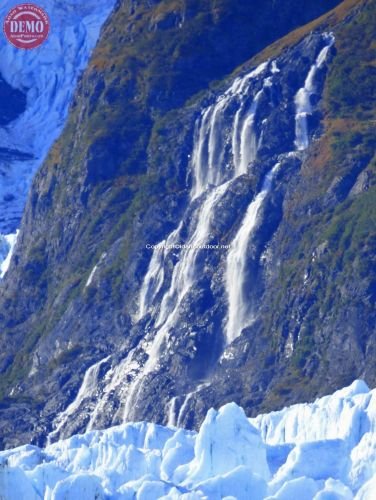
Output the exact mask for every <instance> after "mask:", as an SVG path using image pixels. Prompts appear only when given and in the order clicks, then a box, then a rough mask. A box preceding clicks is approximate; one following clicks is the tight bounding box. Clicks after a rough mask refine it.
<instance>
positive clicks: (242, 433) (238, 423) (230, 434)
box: [187, 403, 270, 483]
mask: <svg viewBox="0 0 376 500" xmlns="http://www.w3.org/2000/svg"><path fill="white" fill-rule="evenodd" d="M240 465H245V466H247V467H249V469H250V470H251V471H252V472H253V473H255V474H258V475H260V476H261V477H262V478H264V479H266V480H268V479H269V477H270V471H269V467H268V464H267V460H266V449H265V445H264V444H263V442H262V440H261V437H260V433H259V432H258V430H257V429H255V427H253V425H251V424H250V423H249V421H248V419H247V417H246V416H245V413H244V411H243V410H242V409H241V408H239V406H237V405H236V404H234V403H229V404H227V405H225V406H223V407H222V408H221V409H220V410H219V411H218V412H217V411H215V410H213V409H212V410H210V411H209V412H208V414H207V416H206V418H205V421H204V423H203V424H202V426H201V429H200V432H199V434H198V436H197V439H196V445H195V458H194V460H193V461H192V462H191V463H190V464H189V467H188V480H187V483H195V482H196V483H197V482H199V481H203V480H205V479H209V478H212V477H215V476H219V475H222V474H226V473H227V472H230V471H231V470H233V469H235V468H236V467H238V466H240Z"/></svg>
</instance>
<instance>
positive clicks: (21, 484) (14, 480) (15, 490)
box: [0, 458, 40, 500]
mask: <svg viewBox="0 0 376 500" xmlns="http://www.w3.org/2000/svg"><path fill="white" fill-rule="evenodd" d="M0 498H4V499H6V500H20V499H21V498H25V499H26V498H27V499H28V500H39V499H40V497H39V496H38V495H37V492H36V491H35V489H34V488H33V485H32V484H31V482H30V481H29V479H28V478H27V476H26V474H25V472H24V471H23V470H22V469H20V468H19V467H9V465H8V460H7V459H6V458H0Z"/></svg>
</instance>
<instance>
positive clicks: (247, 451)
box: [0, 381, 376, 500]
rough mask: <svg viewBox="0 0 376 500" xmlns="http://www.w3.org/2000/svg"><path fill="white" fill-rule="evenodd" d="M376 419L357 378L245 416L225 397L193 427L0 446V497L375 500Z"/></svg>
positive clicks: (123, 430)
mask: <svg viewBox="0 0 376 500" xmlns="http://www.w3.org/2000/svg"><path fill="white" fill-rule="evenodd" d="M375 426H376V390H369V389H368V387H367V386H366V384H365V383H364V382H362V381H355V382H354V383H353V384H352V385H351V386H350V387H347V388H345V389H342V390H340V391H337V392H335V393H334V394H333V395H330V396H325V397H323V398H321V399H318V400H316V401H315V402H313V403H307V404H297V405H294V406H291V407H289V408H285V409H283V410H281V411H277V412H272V413H269V414H266V415H260V416H258V417H256V418H252V419H248V418H247V417H246V415H245V413H244V411H243V410H242V409H241V408H239V407H238V406H237V405H236V404H234V403H230V404H227V405H225V406H223V407H222V408H221V409H220V410H219V411H216V410H213V409H212V410H210V411H209V412H208V414H207V416H206V419H205V421H204V422H203V424H202V426H201V428H200V430H199V432H198V433H196V432H193V431H187V430H184V429H178V428H176V427H162V426H158V425H156V424H150V423H145V422H141V423H126V424H123V425H120V426H117V427H113V428H110V429H106V430H103V431H90V432H87V433H86V434H82V435H77V436H73V437H71V438H70V439H67V440H63V441H58V442H56V443H54V444H51V445H48V446H47V447H46V448H45V449H40V448H38V447H36V446H31V445H26V446H22V447H19V448H16V449H13V450H6V451H3V452H0V498H5V499H6V500H19V499H28V500H29V499H31V500H33V499H44V500H63V499H64V500H70V499H72V500H75V499H79V500H93V499H106V500H110V499H111V500H127V499H137V500H156V499H165V500H173V499H185V500H199V499H201V500H203V499H208V500H217V499H218V500H220V499H226V500H234V499H237V500H264V499H265V500H266V499H267V500H296V499H299V500H350V499H355V500H374V499H375V498H376V434H375Z"/></svg>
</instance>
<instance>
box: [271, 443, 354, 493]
mask: <svg viewBox="0 0 376 500" xmlns="http://www.w3.org/2000/svg"><path fill="white" fill-rule="evenodd" d="M349 469H350V458H349V452H348V449H347V446H346V443H345V442H344V441H343V440H341V439H335V440H327V441H316V442H312V443H303V444H300V445H297V446H296V447H295V448H294V449H293V450H292V452H291V453H290V454H289V456H288V457H287V460H286V463H285V464H284V465H283V466H282V467H281V468H280V469H279V471H278V472H277V474H276V475H275V477H274V478H273V480H272V482H271V487H272V491H273V492H275V491H277V490H278V489H279V488H280V487H281V486H282V485H283V483H285V482H287V481H290V480H292V479H295V478H298V477H310V478H312V479H315V480H322V479H329V478H334V479H341V480H343V481H344V482H346V481H347V478H348V473H349Z"/></svg>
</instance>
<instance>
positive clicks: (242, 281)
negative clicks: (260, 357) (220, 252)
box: [226, 163, 281, 344]
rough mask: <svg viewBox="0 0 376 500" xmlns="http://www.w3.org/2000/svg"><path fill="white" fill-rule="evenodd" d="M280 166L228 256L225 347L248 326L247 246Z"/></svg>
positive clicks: (248, 214)
mask: <svg viewBox="0 0 376 500" xmlns="http://www.w3.org/2000/svg"><path fill="white" fill-rule="evenodd" d="M280 165H281V164H280V163H277V164H276V165H275V166H274V167H273V169H272V170H271V172H269V173H268V174H267V176H266V178H265V180H264V182H263V185H262V188H261V191H260V192H259V193H258V195H257V196H256V197H255V198H254V200H253V201H252V203H251V204H250V205H249V207H248V209H247V212H246V214H245V217H244V219H243V222H242V224H241V226H240V228H239V231H238V232H237V234H236V236H235V238H234V240H233V242H232V245H231V249H230V251H229V253H228V255H227V266H226V290H227V295H228V320H227V325H226V343H227V344H230V343H231V342H232V341H233V340H234V339H235V338H236V337H238V336H239V335H240V333H241V331H242V330H243V328H244V327H245V326H247V324H249V308H248V303H247V294H246V286H247V284H248V283H247V273H246V270H247V259H248V251H247V250H248V245H249V241H250V239H251V236H252V233H253V231H254V229H255V228H256V226H257V222H258V215H259V211H260V208H261V207H262V204H263V202H264V200H265V198H266V196H267V195H268V193H269V192H270V190H271V187H272V182H273V179H274V177H275V174H276V173H277V171H278V169H279V167H280Z"/></svg>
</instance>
